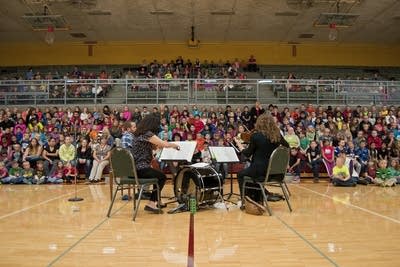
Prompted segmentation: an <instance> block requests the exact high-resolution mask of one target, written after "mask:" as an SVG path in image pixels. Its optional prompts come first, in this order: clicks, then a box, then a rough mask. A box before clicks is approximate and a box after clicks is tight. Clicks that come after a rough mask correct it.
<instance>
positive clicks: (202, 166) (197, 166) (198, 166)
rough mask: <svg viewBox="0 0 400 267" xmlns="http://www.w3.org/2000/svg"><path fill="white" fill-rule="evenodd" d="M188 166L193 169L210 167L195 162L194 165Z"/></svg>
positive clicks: (206, 164)
mask: <svg viewBox="0 0 400 267" xmlns="http://www.w3.org/2000/svg"><path fill="white" fill-rule="evenodd" d="M190 166H191V167H194V168H204V167H207V166H210V164H208V163H206V162H197V163H194V164H192V165H190Z"/></svg>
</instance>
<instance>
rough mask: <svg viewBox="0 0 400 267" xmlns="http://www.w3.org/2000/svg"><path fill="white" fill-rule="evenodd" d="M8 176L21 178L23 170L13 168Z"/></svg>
mask: <svg viewBox="0 0 400 267" xmlns="http://www.w3.org/2000/svg"><path fill="white" fill-rule="evenodd" d="M8 174H10V176H15V177H19V176H21V174H22V168H21V167H17V168H11V169H10V170H9V171H8Z"/></svg>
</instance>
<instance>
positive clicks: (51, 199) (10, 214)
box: [0, 187, 88, 220]
mask: <svg viewBox="0 0 400 267" xmlns="http://www.w3.org/2000/svg"><path fill="white" fill-rule="evenodd" d="M87 189H88V187H86V188H82V189H79V190H77V192H79V191H82V190H87ZM72 194H75V190H74V191H72V192H69V193H65V194H63V195H60V196H57V197H53V198H50V199H47V200H44V201H42V202H39V203H36V204H35V205H31V206H28V207H25V208H22V209H19V210H16V211H13V212H10V213H7V214H4V215H1V216H0V220H2V219H5V218H7V217H10V216H13V215H16V214H19V213H21V212H24V211H27V210H30V209H32V208H36V207H38V206H40V205H43V204H46V203H48V202H51V201H53V200H56V199H60V198H63V197H66V196H68V195H72Z"/></svg>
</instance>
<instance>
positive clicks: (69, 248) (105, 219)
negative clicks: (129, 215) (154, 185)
mask: <svg viewBox="0 0 400 267" xmlns="http://www.w3.org/2000/svg"><path fill="white" fill-rule="evenodd" d="M128 203H130V201H127V202H126V203H125V204H124V205H122V206H121V207H120V208H119V209H117V210H116V211H115V212H113V213H112V214H111V216H112V215H114V214H115V213H117V212H118V211H120V210H121V209H122V208H124V207H125V206H126V205H127V204H128ZM111 216H110V217H106V218H104V219H103V220H102V221H100V222H99V223H98V224H97V225H95V226H94V227H93V228H92V229H90V230H89V231H88V232H87V233H86V234H84V235H83V236H82V237H81V238H79V239H78V240H77V241H76V242H75V243H73V244H72V245H71V246H70V247H68V248H67V249H66V250H64V251H63V252H62V253H61V254H60V255H58V256H57V257H56V258H55V259H54V260H52V261H51V262H50V263H49V265H47V266H48V267H50V266H53V264H55V263H56V262H57V261H59V260H60V259H61V258H62V257H64V256H65V255H67V254H68V253H69V252H70V251H71V250H73V249H74V248H75V247H76V246H77V245H79V243H81V242H82V241H83V240H85V239H86V238H87V237H88V236H89V235H90V234H91V233H93V232H94V231H96V230H97V229H98V228H99V227H100V226H102V225H103V223H105V222H106V221H108V220H109V219H110V218H111Z"/></svg>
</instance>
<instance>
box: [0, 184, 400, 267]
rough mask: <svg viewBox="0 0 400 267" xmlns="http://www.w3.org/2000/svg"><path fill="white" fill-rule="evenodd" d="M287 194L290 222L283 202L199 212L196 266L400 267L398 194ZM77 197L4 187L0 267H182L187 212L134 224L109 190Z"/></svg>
mask: <svg viewBox="0 0 400 267" xmlns="http://www.w3.org/2000/svg"><path fill="white" fill-rule="evenodd" d="M236 186H237V185H235V188H236ZM289 187H290V190H291V192H292V197H291V203H292V206H293V208H294V211H293V212H292V213H289V211H288V208H287V206H286V203H285V202H283V201H281V202H275V203H271V207H272V210H273V212H274V216H272V217H269V216H253V215H248V214H246V213H244V212H242V211H240V210H239V209H237V208H235V207H231V208H230V210H229V212H227V211H226V210H223V209H210V210H202V211H199V212H197V213H196V214H195V215H194V240H193V241H194V242H193V245H194V247H193V248H194V264H193V266H227V267H239V266H384V267H389V266H400V253H399V251H400V209H399V207H400V205H399V204H400V196H399V195H400V187H399V186H398V187H395V188H379V187H375V186H357V187H355V188H334V187H332V186H330V185H329V184H328V183H326V182H322V183H319V184H312V183H302V184H300V185H289ZM73 188H74V187H73V186H71V185H48V186H47V185H40V186H36V185H33V186H24V185H20V186H16V185H14V186H8V185H1V186H0V204H1V211H0V231H1V233H0V236H1V241H0V266H7V267H8V266H69V267H70V266H95V267H99V266H142V267H145V266H188V240H189V225H190V223H189V222H190V213H180V214H172V215H170V214H167V213H165V214H163V215H156V214H149V213H147V212H145V211H143V209H142V208H141V209H140V211H139V214H138V217H137V220H136V222H132V220H131V215H132V202H127V201H122V200H117V201H116V205H115V206H114V209H113V210H114V214H113V216H112V217H111V218H110V219H108V218H107V217H106V216H105V215H106V212H107V208H108V205H109V201H110V196H109V186H108V185H90V186H88V185H78V190H79V191H78V195H79V196H81V197H83V198H84V201H82V202H78V203H72V202H68V201H67V200H68V198H70V197H71V196H73V192H74V190H73ZM171 192H172V186H171V185H167V186H166V188H165V189H164V191H163V194H165V195H168V194H169V195H171V194H172V193H171ZM170 207H171V208H172V207H173V204H171V205H170V206H169V207H168V208H170ZM168 208H167V209H166V210H168ZM189 265H190V264H189Z"/></svg>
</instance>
